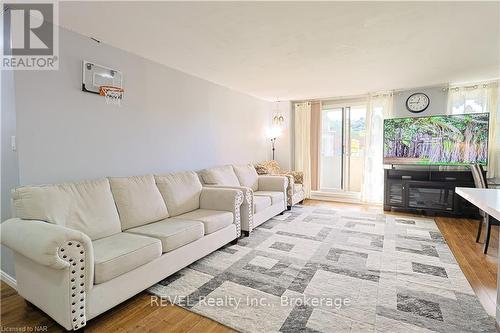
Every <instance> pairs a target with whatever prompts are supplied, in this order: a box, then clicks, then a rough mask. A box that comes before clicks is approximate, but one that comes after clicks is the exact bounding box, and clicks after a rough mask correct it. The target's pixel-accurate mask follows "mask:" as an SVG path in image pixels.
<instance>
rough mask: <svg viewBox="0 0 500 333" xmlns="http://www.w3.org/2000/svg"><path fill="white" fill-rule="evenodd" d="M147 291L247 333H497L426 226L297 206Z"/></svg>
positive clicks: (443, 245) (405, 220) (425, 221)
mask: <svg viewBox="0 0 500 333" xmlns="http://www.w3.org/2000/svg"><path fill="white" fill-rule="evenodd" d="M149 291H150V292H151V293H152V294H154V295H157V296H161V297H162V298H163V300H165V301H168V302H171V303H174V304H177V305H180V306H182V307H184V308H187V309H189V310H190V311H193V312H196V313H198V314H201V315H203V316H206V317H208V318H211V319H213V320H215V321H218V322H220V323H222V324H225V325H227V326H229V327H232V328H234V329H236V330H238V331H241V332H252V333H253V332H265V333H269V332H335V333H339V332H355V333H358V332H359V333H361V332H415V333H416V332H453V333H456V332H495V320H494V318H493V317H490V316H488V315H487V313H486V312H485V310H484V309H483V307H482V306H481V304H480V303H479V300H478V299H477V297H476V296H475V294H474V292H473V290H472V288H471V287H470V285H469V283H468V281H467V279H466V278H465V276H464V275H463V273H462V271H461V270H460V267H459V266H458V264H457V262H456V260H455V258H454V257H453V254H452V253H451V251H450V249H449V248H448V245H447V244H446V242H445V240H444V238H443V236H442V235H441V233H440V232H439V229H438V228H437V226H436V224H435V223H434V221H433V220H432V219H428V218H417V217H415V218H413V217H411V218H409V217H398V216H391V215H385V214H370V213H360V212H354V211H348V210H333V209H331V208H323V207H307V206H304V207H300V206H299V207H294V208H293V210H292V211H291V212H286V213H285V214H284V215H281V216H277V217H276V218H274V219H272V220H269V221H268V222H266V223H264V224H263V225H262V226H260V227H259V228H257V229H256V230H255V231H254V232H253V233H252V234H251V236H250V237H248V238H244V239H241V240H240V241H239V242H238V244H237V245H234V246H226V247H224V248H222V249H220V250H218V251H216V252H214V253H212V254H210V255H209V256H207V257H205V258H203V259H201V260H199V261H197V262H196V263H194V264H192V265H191V266H189V267H188V268H185V269H183V270H182V271H180V272H178V273H176V274H174V275H172V276H170V277H168V278H167V279H165V280H163V281H162V282H160V283H158V284H156V285H155V286H153V287H151V288H150V289H149ZM168 302H165V303H168Z"/></svg>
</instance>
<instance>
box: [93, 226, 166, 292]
mask: <svg viewBox="0 0 500 333" xmlns="http://www.w3.org/2000/svg"><path fill="white" fill-rule="evenodd" d="M92 245H93V248H94V265H95V268H94V275H95V278H94V283H95V284H98V283H103V282H106V281H109V280H111V279H113V278H115V277H117V276H119V275H122V274H124V273H127V272H130V271H132V270H134V269H135V268H137V267H139V266H142V265H144V264H147V263H148V262H150V261H152V260H154V259H156V258H158V257H160V256H161V242H160V240H158V239H156V238H151V237H144V236H139V235H134V234H129V233H126V232H120V233H118V234H115V235H113V236H109V237H106V238H101V239H98V240H95V241H93V242H92Z"/></svg>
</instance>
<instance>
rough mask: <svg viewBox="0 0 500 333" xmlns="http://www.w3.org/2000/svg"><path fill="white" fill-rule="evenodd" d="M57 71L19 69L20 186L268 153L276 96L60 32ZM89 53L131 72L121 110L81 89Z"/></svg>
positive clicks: (245, 159)
mask: <svg viewBox="0 0 500 333" xmlns="http://www.w3.org/2000/svg"><path fill="white" fill-rule="evenodd" d="M59 36H60V42H59V44H60V69H59V70H58V71H45V72H42V71H36V72H35V71H18V72H16V74H15V87H16V103H17V131H18V139H19V142H18V147H19V149H18V150H19V176H20V183H21V184H32V183H35V184H38V183H52V182H62V181H73V180H80V179H88V178H96V177H103V176H127V175H140V174H146V173H158V172H169V171H177V170H196V169H201V168H204V167H210V166H214V165H218V164H224V163H247V162H254V161H261V160H264V159H265V158H266V157H267V141H266V136H265V131H266V127H267V125H268V123H267V122H268V120H269V119H268V114H269V109H270V107H271V103H269V102H265V101H262V100H258V99H256V98H253V97H250V96H248V95H244V94H241V93H238V92H235V91H232V90H229V89H227V88H225V87H222V86H219V85H215V84H213V83H210V82H207V81H205V80H201V79H198V78H195V77H193V76H190V75H187V74H185V73H182V72H179V71H177V70H174V69H171V68H167V67H165V66H162V65H160V64H157V63H154V62H151V61H148V60H146V59H144V58H141V57H138V56H136V55H133V54H130V53H128V52H125V51H123V50H119V49H116V48H113V47H110V46H107V45H103V44H97V43H95V42H93V41H91V40H90V39H89V38H87V37H84V36H82V35H79V34H76V33H73V32H70V31H67V30H65V29H61V30H60V34H59ZM82 60H89V61H91V62H95V63H97V64H101V65H105V66H108V67H111V68H114V69H117V70H120V71H122V72H123V76H124V88H125V99H124V101H123V102H122V106H121V108H119V107H115V106H110V105H106V104H105V102H104V98H103V97H99V96H97V95H94V94H90V93H84V92H82V91H81V75H82V74H81V66H82Z"/></svg>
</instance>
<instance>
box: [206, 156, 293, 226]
mask: <svg viewBox="0 0 500 333" xmlns="http://www.w3.org/2000/svg"><path fill="white" fill-rule="evenodd" d="M199 175H200V178H201V180H202V183H203V184H204V185H205V186H210V187H216V188H233V189H239V190H242V191H243V193H244V196H245V201H244V202H243V204H242V206H241V230H242V232H243V233H245V234H246V235H248V234H249V233H250V232H251V231H252V230H253V229H254V228H255V227H257V226H259V225H261V224H262V223H264V222H266V221H267V220H269V219H270V218H272V217H274V216H276V215H278V214H282V213H283V211H284V210H286V208H287V185H288V179H287V178H286V177H284V176H259V175H258V174H257V172H256V171H255V168H254V167H253V166H252V165H251V164H248V165H224V166H219V167H215V168H210V169H205V170H202V171H200V172H199Z"/></svg>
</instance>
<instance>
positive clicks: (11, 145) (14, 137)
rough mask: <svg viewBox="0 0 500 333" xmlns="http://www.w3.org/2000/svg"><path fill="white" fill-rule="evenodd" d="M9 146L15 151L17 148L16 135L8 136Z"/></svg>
mask: <svg viewBox="0 0 500 333" xmlns="http://www.w3.org/2000/svg"><path fill="white" fill-rule="evenodd" d="M10 148H11V149H12V151H16V150H17V145H16V136H15V135H13V136H11V137H10Z"/></svg>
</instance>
